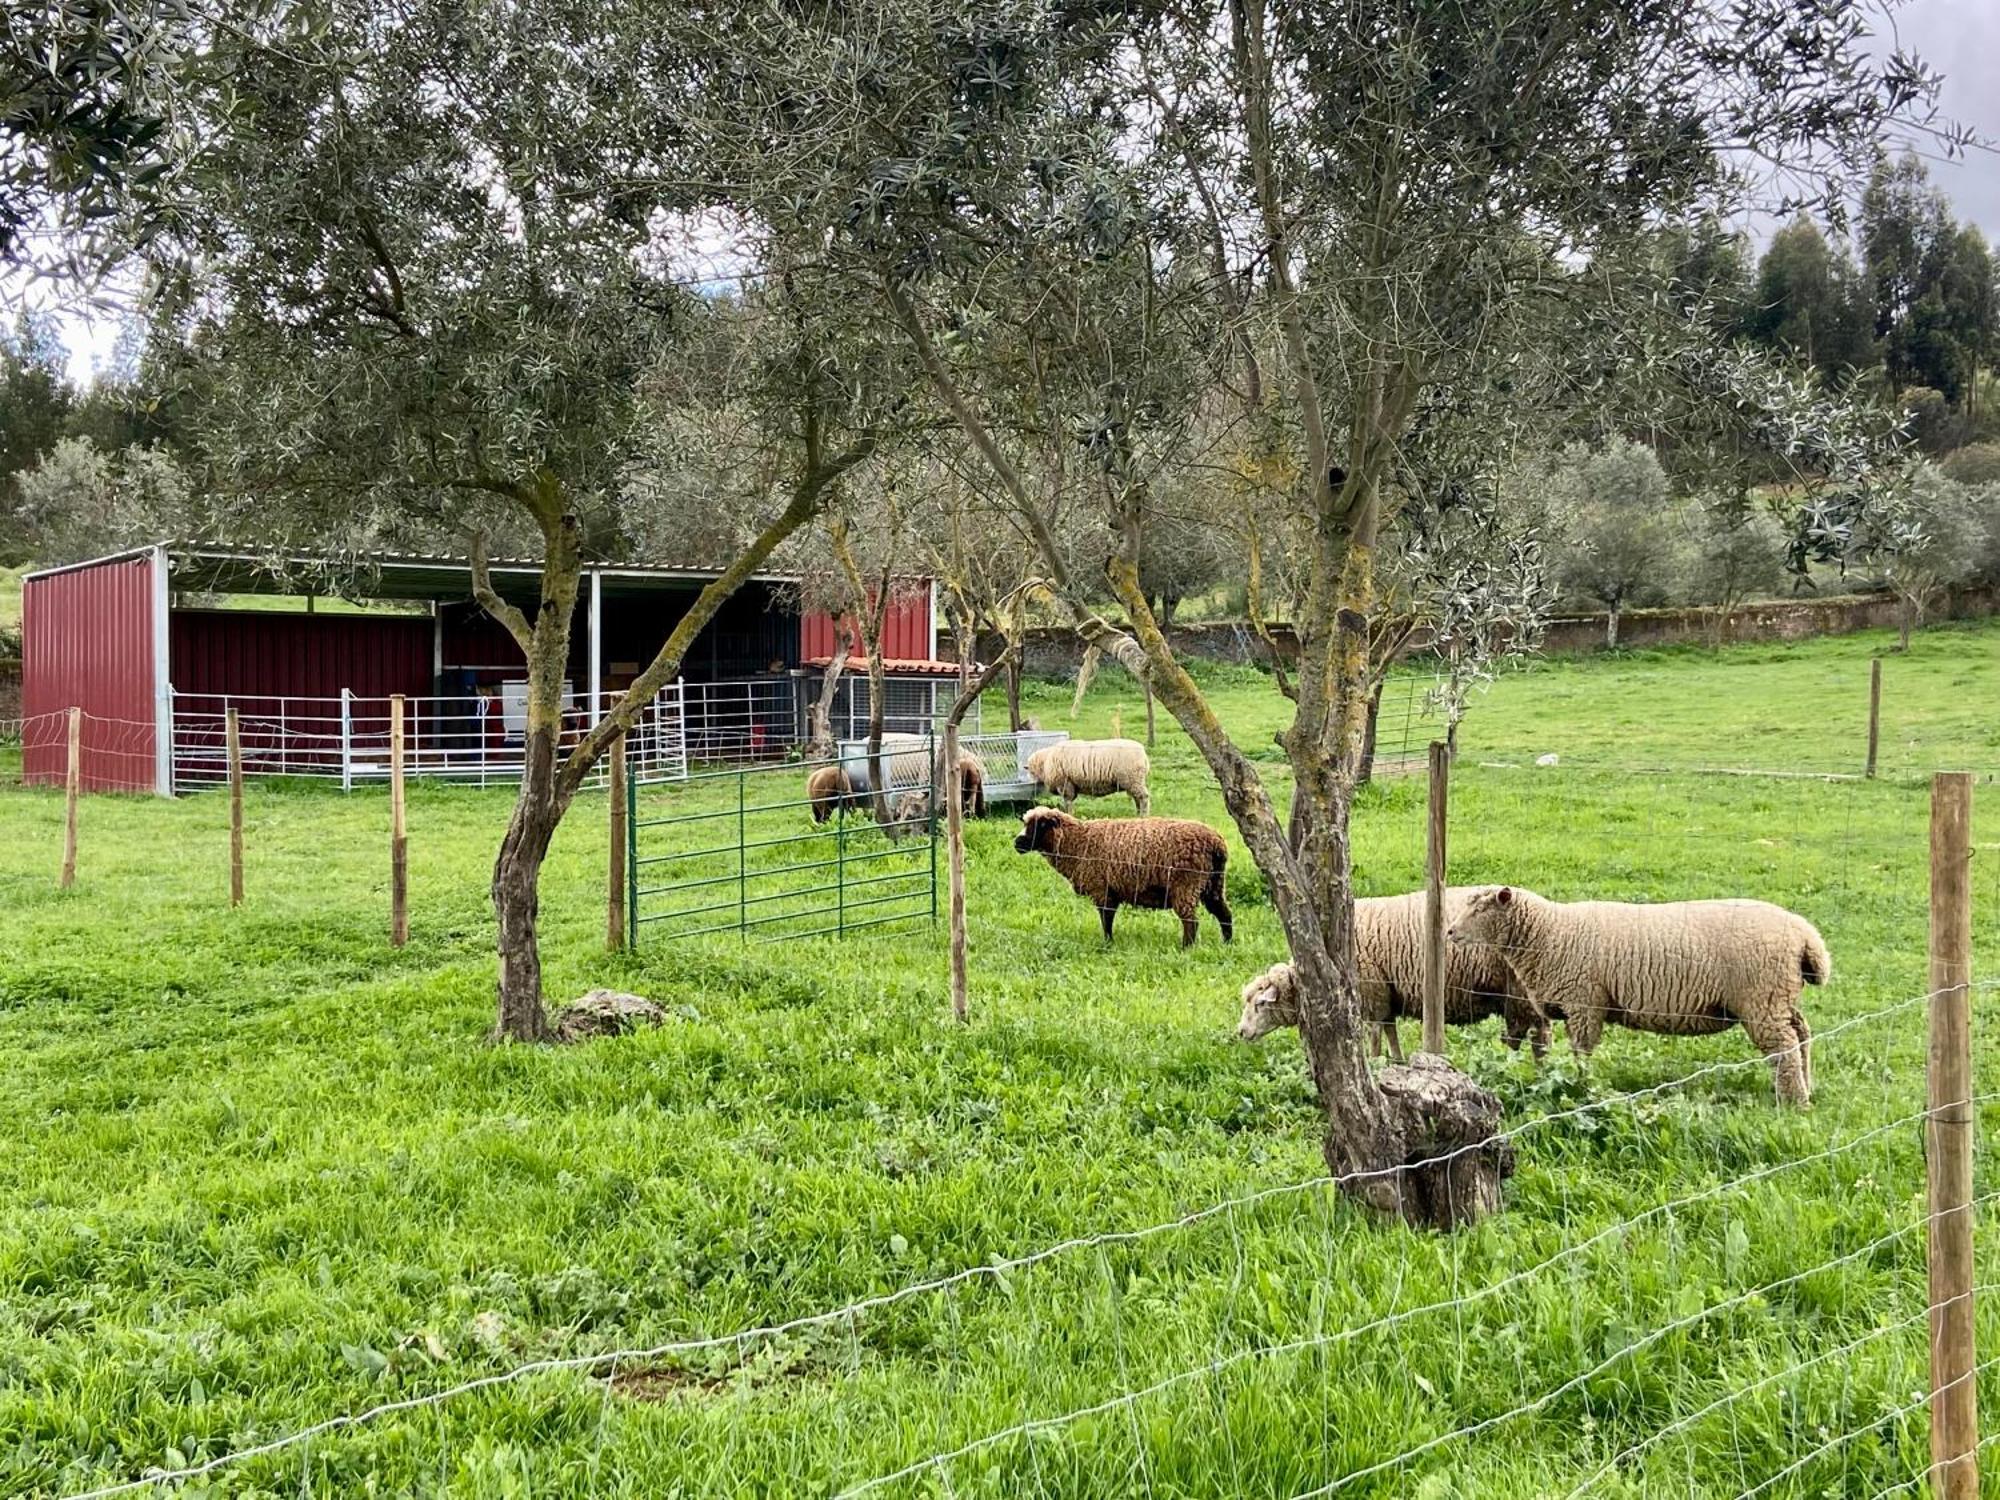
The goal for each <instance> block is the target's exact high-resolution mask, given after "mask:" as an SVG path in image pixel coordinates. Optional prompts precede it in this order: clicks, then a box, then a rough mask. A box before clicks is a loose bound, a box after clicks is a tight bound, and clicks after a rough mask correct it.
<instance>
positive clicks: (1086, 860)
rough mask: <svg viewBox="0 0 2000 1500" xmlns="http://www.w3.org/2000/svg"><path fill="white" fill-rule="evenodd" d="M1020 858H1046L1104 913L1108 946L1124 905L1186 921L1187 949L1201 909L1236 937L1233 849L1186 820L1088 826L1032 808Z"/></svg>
mask: <svg viewBox="0 0 2000 1500" xmlns="http://www.w3.org/2000/svg"><path fill="white" fill-rule="evenodd" d="M1014 852H1015V853H1016V854H1039V855H1041V856H1042V858H1043V859H1045V860H1047V861H1048V862H1049V863H1050V864H1051V865H1054V866H1055V869H1056V873H1057V874H1059V875H1061V876H1062V878H1063V879H1065V880H1067V881H1068V882H1069V884H1070V889H1071V890H1073V891H1075V892H1076V893H1077V894H1078V895H1079V896H1082V897H1083V898H1084V899H1085V900H1087V901H1089V902H1090V903H1091V904H1092V905H1093V906H1095V907H1096V908H1097V915H1098V917H1099V918H1100V919H1101V920H1102V921H1103V923H1104V941H1105V942H1107V943H1108V942H1110V941H1111V924H1112V921H1113V919H1114V918H1115V917H1116V916H1117V915H1118V908H1119V907H1121V906H1137V907H1141V908H1143V909H1145V910H1147V911H1169V910H1170V911H1172V912H1173V913H1174V915H1176V916H1177V917H1179V918H1180V919H1181V946H1182V947H1183V948H1186V947H1190V946H1192V944H1193V943H1194V937H1195V910H1196V908H1197V907H1206V908H1207V909H1208V912H1209V914H1210V915H1211V916H1213V917H1214V918H1215V922H1216V925H1217V926H1218V927H1220V928H1221V929H1222V940H1223V942H1225V943H1226V942H1229V941H1230V940H1231V939H1232V938H1233V937H1234V936H1235V920H1234V918H1232V917H1231V915H1230V912H1229V902H1228V901H1227V900H1226V899H1224V896H1223V871H1224V868H1225V866H1227V864H1228V862H1229V846H1228V845H1227V844H1225V843H1224V842H1223V841H1222V835H1221V834H1219V833H1217V832H1216V831H1215V830H1214V829H1213V828H1210V827H1209V826H1208V825H1207V824H1206V823H1193V822H1189V821H1188V820H1186V819H1184V818H1105V819H1102V820H1099V821H1095V822H1090V823H1085V822H1083V821H1082V820H1081V819H1078V818H1073V817H1071V816H1070V815H1069V814H1068V813H1066V812H1059V811H1057V810H1056V809H1055V808H1053V807H1037V808H1031V809H1030V810H1029V811H1028V813H1027V814H1026V815H1025V816H1024V817H1023V818H1022V819H1021V833H1020V836H1019V837H1018V838H1016V839H1015V840H1014Z"/></svg>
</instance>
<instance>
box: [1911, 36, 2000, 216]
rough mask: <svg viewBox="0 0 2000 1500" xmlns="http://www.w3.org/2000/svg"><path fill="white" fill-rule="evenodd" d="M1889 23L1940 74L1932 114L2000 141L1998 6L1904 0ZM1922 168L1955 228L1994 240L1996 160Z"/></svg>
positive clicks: (1991, 156)
mask: <svg viewBox="0 0 2000 1500" xmlns="http://www.w3.org/2000/svg"><path fill="white" fill-rule="evenodd" d="M1890 21H1891V22H1892V23H1893V25H1894V27H1895V33H1896V38H1897V40H1899V41H1900V42H1901V43H1902V45H1903V46H1904V47H1905V48H1906V49H1908V50H1909V51H1911V52H1914V53H1916V54H1917V56H1919V57H1921V58H1922V59H1923V60H1924V61H1925V62H1927V63H1929V64H1930V65H1931V66H1932V67H1933V68H1935V69H1936V70H1937V71H1938V72H1940V73H1942V74H1943V75H1944V89H1943V91H1942V93H1941V94H1940V96H1939V98H1938V113H1939V114H1941V115H1943V116H1944V117H1945V118H1946V119H1948V120H1954V121H1957V122H1958V123H1960V124H1964V125H1970V126H1971V127H1972V129H1973V130H1974V131H1975V132H1976V133H1977V134H1978V135H1979V136H1981V137H1982V138H1983V139H1985V140H1988V141H1995V142H2000V0H1906V3H1904V4H1902V5H1899V6H1897V7H1896V8H1895V9H1894V10H1893V11H1892V13H1891V16H1890ZM1929 166H1930V169H1931V180H1932V181H1933V182H1935V183H1936V184H1937V185H1938V186H1939V187H1940V188H1942V189H1943V190H1944V192H1945V195H1946V196H1947V197H1949V198H1950V199H1951V202H1952V207H1953V209H1954V210H1955V211H1956V213H1957V215H1958V220H1959V222H1960V223H1961V224H1966V223H1970V224H1977V225H1978V226H1979V227H1980V228H1981V229H1982V230H1984V231H1985V233H1986V238H1987V239H1988V240H1991V241H1995V242H2000V154H1996V153H1995V152H1994V151H1992V150H1980V149H1978V148H1974V149H1973V150H1971V151H1968V152H1967V153H1966V154H1965V155H1964V156H1963V157H1960V158H1959V159H1957V160H1955V161H1939V160H1936V159H1935V158H1933V159H1932V160H1931V161H1930V162H1929Z"/></svg>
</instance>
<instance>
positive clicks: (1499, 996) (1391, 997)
mask: <svg viewBox="0 0 2000 1500" xmlns="http://www.w3.org/2000/svg"><path fill="white" fill-rule="evenodd" d="M1485 889H1489V888H1488V887H1484V886H1452V887H1451V888H1449V889H1448V890H1446V892H1445V896H1444V915H1445V921H1446V922H1447V924H1448V923H1450V922H1452V921H1454V920H1455V919H1456V918H1457V917H1458V916H1459V915H1461V914H1462V913H1463V912H1464V910H1465V908H1466V905H1467V903H1468V902H1469V901H1470V900H1471V898H1472V897H1473V896H1474V895H1475V894H1477V893H1478V892H1479V891H1481V890H1485ZM1424 947H1425V942H1424V893H1423V892H1422V891H1412V892H1410V893H1409V894H1407V895H1401V896H1364V897H1362V898H1361V899H1360V900H1358V901H1356V902H1355V903H1354V961H1355V968H1356V970H1357V974H1358V978H1359V979H1360V982H1361V1013H1362V1015H1364V1016H1365V1017H1367V1018H1368V1019H1369V1020H1371V1021H1373V1022H1374V1023H1375V1026H1376V1034H1375V1042H1374V1050H1375V1051H1376V1052H1377V1053H1380V1052H1381V1050H1382V1043H1383V1042H1384V1041H1385V1040H1386V1041H1387V1042H1388V1044H1389V1052H1390V1055H1391V1056H1393V1057H1394V1058H1395V1059H1396V1060H1397V1061H1398V1062H1401V1061H1402V1058H1403V1047H1402V1040H1401V1038H1400V1037H1399V1036H1398V1035H1397V1033H1396V1020H1397V1017H1399V1016H1408V1017H1410V1018H1411V1019H1413V1020H1420V1019H1421V1018H1422V1016H1423V1013H1424ZM1488 1016H1501V1017H1503V1018H1504V1027H1503V1030H1502V1032H1501V1040H1502V1041H1504V1042H1505V1043H1506V1044H1507V1045H1508V1046H1509V1047H1514V1048H1518V1047H1519V1046H1520V1045H1521V1043H1522V1042H1523V1041H1529V1042H1531V1043H1532V1044H1533V1048H1534V1054H1535V1056H1536V1057H1537V1058H1540V1057H1541V1056H1542V1055H1543V1054H1544V1053H1546V1052H1547V1051H1548V1045H1549V1023H1548V1020H1547V1019H1546V1018H1545V1017H1544V1016H1543V1015H1542V1014H1541V1013H1540V1012H1539V1011H1537V1010H1536V1009H1535V1007H1534V1006H1533V1005H1532V1004H1530V1003H1529V1001H1528V998H1527V996H1526V995H1525V994H1524V993H1523V992H1522V990H1521V987H1520V985H1518V984H1517V983H1515V981H1514V977H1513V974H1512V972H1511V971H1510V970H1509V969H1508V967H1507V965H1506V964H1505V963H1504V962H1503V961H1502V960H1501V958H1500V956H1499V954H1498V953H1496V952H1494V951H1493V950H1491V949H1481V948H1474V947H1470V946H1457V947H1454V946H1452V945H1450V944H1447V945H1446V947H1445V964H1444V1018H1445V1023H1446V1024H1447V1025H1451V1026H1469V1025H1473V1024H1475V1023H1477V1022H1480V1021H1483V1020H1485V1019H1486V1018H1487V1017H1488ZM1298 1024H1299V1003H1298V989H1297V985H1296V983H1295V979H1294V975H1293V972H1292V966H1291V965H1290V964H1288V963H1279V964H1274V965H1272V966H1271V967H1270V968H1269V969H1267V970H1265V972H1264V973H1262V974H1259V975H1258V976H1256V977H1255V978H1254V979H1252V980H1251V981H1250V982H1249V983H1248V984H1246V985H1244V986H1243V1015H1242V1018H1241V1019H1240V1020H1239V1021H1238V1022H1237V1024H1236V1034H1237V1035H1238V1036H1239V1037H1241V1038H1242V1039H1243V1040H1244V1041H1246V1042H1253V1041H1255V1040H1256V1039H1257V1038H1258V1037H1260V1036H1263V1035H1264V1034H1265V1033H1267V1032H1270V1031H1275V1030H1277V1029H1278V1028H1279V1027H1281V1026H1296V1025H1298Z"/></svg>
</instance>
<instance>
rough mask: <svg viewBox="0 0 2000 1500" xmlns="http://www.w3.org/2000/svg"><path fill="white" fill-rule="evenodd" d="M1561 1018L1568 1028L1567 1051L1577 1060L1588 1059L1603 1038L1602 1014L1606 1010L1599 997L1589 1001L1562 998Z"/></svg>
mask: <svg viewBox="0 0 2000 1500" xmlns="http://www.w3.org/2000/svg"><path fill="white" fill-rule="evenodd" d="M1562 1009H1563V1017H1564V1019H1565V1021H1566V1023H1567V1025H1568V1028H1569V1050H1570V1051H1571V1052H1573V1053H1575V1054H1576V1056H1577V1058H1578V1059H1579V1060H1581V1059H1584V1058H1588V1057H1589V1056H1590V1054H1591V1053H1593V1052H1595V1051H1596V1050H1597V1044H1598V1042H1599V1041H1600V1040H1602V1038H1603V1036H1604V1012H1605V1009H1606V1006H1605V1003H1604V1000H1603V998H1602V997H1601V996H1597V997H1593V998H1591V999H1589V1000H1581V999H1574V1000H1573V999H1569V998H1567V997H1565V998H1564V1000H1563V1002H1562Z"/></svg>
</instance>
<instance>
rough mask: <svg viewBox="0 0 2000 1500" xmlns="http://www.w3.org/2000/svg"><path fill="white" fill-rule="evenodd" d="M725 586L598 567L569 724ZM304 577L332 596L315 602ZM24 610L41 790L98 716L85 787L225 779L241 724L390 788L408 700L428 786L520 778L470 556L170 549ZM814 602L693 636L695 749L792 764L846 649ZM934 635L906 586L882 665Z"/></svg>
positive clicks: (510, 687) (527, 599)
mask: <svg viewBox="0 0 2000 1500" xmlns="http://www.w3.org/2000/svg"><path fill="white" fill-rule="evenodd" d="M492 572H493V579H494V586H495V587H496V588H497V589H498V590H499V592H500V593H501V594H502V595H504V596H506V597H508V598H510V599H512V600H513V601H514V602H516V603H518V604H521V605H523V606H524V607H527V608H529V609H532V608H533V607H534V605H535V603H536V601H537V598H538V586H537V571H536V569H535V567H534V565H533V564H532V563H527V562H511V561H510V562H496V563H495V564H494V566H493V569H492ZM715 576H716V575H715V572H714V571H713V570H709V569H704V568H700V567H694V566H687V567H678V566H644V567H640V566H612V565H609V564H606V565H593V566H591V567H589V568H587V569H586V573H585V577H584V580H583V582H584V587H583V590H582V594H581V597H580V599H579V602H578V606H577V619H576V621H575V625H574V630H573V646H572V652H571V660H570V674H569V696H570V699H571V702H572V705H573V708H572V721H573V722H574V723H576V724H577V725H579V726H580V725H581V724H582V723H583V722H585V721H586V720H588V719H590V718H592V717H594V716H595V715H596V714H597V713H598V712H601V710H602V708H603V707H604V706H605V705H607V704H608V703H609V702H610V701H611V700H612V698H613V697H614V696H615V695H617V694H618V693H621V692H623V691H624V690H625V688H627V687H628V686H630V684H631V682H632V680H633V679H634V678H635V677H636V676H637V674H638V673H639V672H640V670H641V669H642V668H643V667H644V665H645V664H646V663H647V662H648V661H649V660H650V659H651V658H652V657H653V655H654V654H655V653H656V652H657V651H658V649H659V647H660V645H661V643H662V642H663V641H664V640H665V639H666V636H667V635H668V633H669V632H670V631H671V630H672V629H673V627H674V625H675V624H676V623H677V622H678V621H679V620H680V618H681V617H682V615H684V614H685V613H686V611H687V609H688V607H689V606H690V605H691V604H692V603H693V601H694V599H695V596H696V595H697V594H698V593H699V592H700V590H701V589H702V587H703V586H704V585H706V584H707V583H708V582H710V581H711V580H712V579H713V578H714V577H715ZM301 580H312V584H311V585H310V586H311V587H313V588H314V589H315V590H316V593H314V594H309V595H303V596H302V590H303V589H304V588H306V587H308V585H306V584H304V583H302V582H301ZM302 597H303V602H301V601H302ZM23 598H24V604H23V611H24V619H23V639H22V699H23V702H22V712H23V714H24V716H25V718H26V720H27V723H28V726H29V728H28V732H27V733H26V734H25V735H24V739H25V741H26V752H25V757H24V760H25V765H24V769H25V772H26V775H27V779H28V780H29V781H31V782H37V783H44V784H46V783H51V782H60V781H61V780H62V778H63V775H64V772H65V766H66V762H67V748H66V732H65V729H64V727H63V721H64V719H65V715H66V711H67V710H68V709H70V708H72V707H77V708H81V709H82V710H83V711H84V720H83V726H84V727H83V765H82V772H83V783H84V785H85V786H86V787H88V788H91V789H102V790H113V789H115V790H133V791H157V792H161V793H164V794H170V793H172V792H173V791H175V790H176V789H185V788H187V787H190V786H198V785H205V784H211V783H213V782H214V781H215V780H217V779H219V778H220V776H221V775H222V769H223V751H222V743H223V724H224V722H225V717H226V713H227V711H228V710H229V709H235V710H236V711H237V713H238V715H239V717H240V720H241V723H242V725H243V743H244V757H245V768H246V770H247V771H248V772H250V773H251V774H277V775H322V776H338V777H339V778H340V780H341V781H342V783H343V785H351V784H352V783H353V781H354V780H355V779H356V778H357V777H368V776H373V775H380V774H381V773H382V771H383V764H382V762H383V756H384V754H385V748H386V744H387V740H388V716H389V711H390V710H389V704H390V700H391V698H392V696H395V695H400V696H402V697H403V698H404V699H405V700H406V704H405V715H406V717H405V723H406V731H407V734H406V744H407V745H408V746H409V747H410V753H411V755H412V756H413V757H414V769H415V770H416V771H417V773H418V774H439V775H450V776H454V777H462V776H472V775H476V776H477V777H478V779H480V780H482V781H484V780H486V779H488V776H489V774H492V775H495V776H499V777H501V778H502V779H504V777H505V773H506V770H507V757H508V746H509V745H510V744H512V745H515V746H518V744H519V740H520V718H521V714H520V701H521V696H522V693H523V690H524V686H525V677H526V672H525V666H524V663H523V661H522V658H521V653H520V651H519V649H518V648H517V647H516V646H515V644H514V642H513V640H512V638H511V637H509V636H508V635H507V633H506V631H505V630H503V629H502V628H501V627H500V626H499V625H497V624H496V623H495V622H494V621H492V620H491V619H490V618H489V617H488V616H487V615H486V614H485V612H484V611H483V610H481V609H480V608H479V606H478V605H477V604H476V603H475V602H474V601H473V599H472V587H471V570H470V567H469V566H468V564H467V563H466V562H465V561H464V560H463V559H457V558H420V557H377V558H369V559H364V560H361V561H358V562H354V563H347V564H342V565H338V566H336V565H335V564H334V563H333V562H332V561H330V560H327V559H319V558H309V557H297V556H293V557H284V558H270V557H263V556H258V555H254V554H249V553H242V552H235V551H230V550H228V549H222V548H211V547H191V546H180V545H177V544H171V543H162V544H158V545H154V546H148V547H143V548H137V549H134V550H132V551H130V552H124V553H119V554H117V555H116V556H113V557H106V558H100V559H97V560H95V561H92V562H87V563H78V564H76V565H74V566H70V567H63V568H51V569H46V570H44V571H42V572H39V573H34V574H30V575H29V576H28V578H27V579H26V580H25V583H24V589H23ZM798 598H799V581H798V580H797V579H796V578H792V577H789V576H786V575H781V574H771V575H762V576H759V577H756V578H753V579H752V580H751V581H750V582H748V583H747V584H745V585H744V587H743V588H742V589H740V590H739V591H738V592H737V593H736V594H735V595H734V596H732V597H731V598H730V599H729V600H728V601H727V602H726V603H725V604H724V605H723V607H722V609H721V610H720V612H719V613H718V614H717V616H716V618H715V619H714V620H713V621H712V622H711V623H710V624H709V626H708V627H707V628H706V629H705V630H704V631H703V632H702V633H701V635H700V636H699V637H697V638H696V641H695V643H694V646H693V648H692V649H691V650H690V651H689V653H688V655H687V658H686V660H685V661H684V662H683V666H682V676H681V680H680V681H679V682H678V683H676V684H675V685H674V687H673V688H672V689H670V690H669V694H663V695H662V701H664V700H665V699H666V698H667V697H669V696H671V698H672V707H673V713H674V721H675V723H674V730H673V734H674V736H675V737H676V743H680V744H682V745H683V750H682V753H683V754H684V755H695V756H698V757H702V758H718V759H735V758H754V757H757V756H768V755H777V754H782V753H784V752H785V751H786V750H787V749H789V747H790V746H791V745H793V744H795V743H797V741H798V740H799V739H800V738H801V736H802V733H803V724H804V704H805V702H806V700H807V693H808V691H809V684H808V679H807V669H806V667H805V666H804V665H803V664H804V663H806V662H807V661H809V660H811V658H812V657H814V656H815V655H817V656H821V657H824V656H826V655H828V654H829V653H830V652H831V649H832V644H833V623H832V621H831V620H830V619H828V618H827V617H826V616H825V615H823V614H819V615H803V616H802V615H801V612H800V609H799V605H798ZM936 640H937V622H936V616H935V590H934V588H933V587H932V585H931V583H930V581H929V580H927V579H925V580H911V581H909V582H907V583H906V584H904V585H902V586H900V587H899V588H898V591H897V597H896V599H895V600H894V602H893V603H892V605H891V610H890V619H889V626H888V635H887V639H886V641H885V645H887V646H888V648H889V649H888V651H887V653H886V654H888V655H890V656H893V657H897V658H901V659H903V660H904V661H905V662H906V663H913V662H915V661H917V660H928V659H929V658H933V657H935V655H936ZM655 706H656V707H658V706H660V705H659V704H656V705H655ZM662 732H664V731H662ZM515 753H516V755H518V750H516V752H515Z"/></svg>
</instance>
